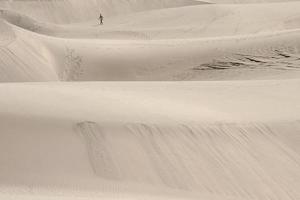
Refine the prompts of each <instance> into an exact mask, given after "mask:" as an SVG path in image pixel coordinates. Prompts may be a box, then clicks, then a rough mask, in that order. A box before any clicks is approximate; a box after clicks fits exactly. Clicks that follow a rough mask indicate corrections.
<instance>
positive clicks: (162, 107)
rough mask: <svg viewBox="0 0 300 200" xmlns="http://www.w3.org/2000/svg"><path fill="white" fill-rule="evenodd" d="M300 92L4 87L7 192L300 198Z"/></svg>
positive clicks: (274, 85) (248, 86) (207, 86)
mask: <svg viewBox="0 0 300 200" xmlns="http://www.w3.org/2000/svg"><path fill="white" fill-rule="evenodd" d="M299 86H300V84H299V81H298V80H293V81H292V80H290V81H249V82H247V81H246V82H244V81H240V82H226V83H223V82H202V83H198V82H194V83H193V82H192V83H189V82H186V83H176V82H174V83H172V82H169V83H168V82H166V83H159V82H157V83H147V82H144V83H138V84H136V83H134V82H131V83H130V82H128V83H124V82H120V83H64V84H61V83H36V84H33V83H27V84H5V85H4V84H3V85H1V87H0V97H1V98H0V110H1V115H0V119H1V120H0V125H1V130H4V131H3V132H2V133H1V134H0V141H1V143H0V144H1V145H0V162H1V163H3V164H2V165H1V167H0V177H1V185H2V186H3V183H4V184H6V186H7V187H8V189H5V187H0V188H1V191H3V192H1V193H3V194H11V189H9V188H10V187H14V186H15V187H16V188H15V191H16V194H18V193H21V194H20V195H22V194H23V195H25V196H26V195H32V196H33V197H34V196H35V195H38V196H39V195H40V196H43V195H44V196H45V197H47V195H48V196H55V195H60V196H61V198H62V197H64V196H66V197H69V198H70V195H71V196H72V191H74V190H75V191H74V194H78V195H79V196H77V197H81V196H82V197H86V198H87V199H88V197H89V195H92V196H93V194H94V195H95V196H97V195H104V196H106V195H107V198H109V197H110V195H112V194H113V196H119V197H120V198H121V197H122V196H123V195H124V196H123V197H124V198H125V197H126V195H129V197H132V198H135V195H137V196H136V198H138V196H139V194H140V195H145V196H147V195H148V196H149V197H148V198H150V197H151V196H152V198H154V199H156V196H157V195H158V196H160V195H163V196H164V195H165V198H171V199H174V198H175V197H174V195H175V196H177V197H178V198H179V199H180V198H184V197H185V198H191V199H223V198H228V199H253V198H254V199H265V198H275V199H276V198H277V197H280V198H281V199H297V198H298V196H299V193H298V190H297V189H298V184H299V183H298V178H297V177H299V170H298V166H299V148H298V147H299V140H297V138H298V133H299V130H300V126H299V113H300V112H299V109H300V107H299V104H298V102H299V95H298V93H297V91H299ZM165 91H168V93H166V92H165ZM40 97H43V101H40ZM220 99H221V101H220ZM83 105H87V106H83ZM174 108H176V109H174ZM129 110H130V112H129ZM84 121H92V122H95V123H97V125H95V123H90V122H88V123H82V122H84ZM95 126H99V129H98V128H96V127H95ZM192 136H193V137H196V138H194V139H193V138H191V137H192ZM101 137H104V138H106V139H103V138H102V139H101ZM144 154H146V156H144ZM88 155H89V156H88ZM90 159H91V160H90ZM103 162H105V163H103ZM20 166H22V167H20ZM170 169H172V170H170ZM137 185H138V186H137ZM17 186H18V187H17ZM18 188H19V189H18ZM68 191H69V192H68ZM80 191H82V193H81V194H80ZM176 194H178V195H176ZM145 198H146V197H145ZM83 199H84V198H83ZM162 199H164V198H163V197H162Z"/></svg>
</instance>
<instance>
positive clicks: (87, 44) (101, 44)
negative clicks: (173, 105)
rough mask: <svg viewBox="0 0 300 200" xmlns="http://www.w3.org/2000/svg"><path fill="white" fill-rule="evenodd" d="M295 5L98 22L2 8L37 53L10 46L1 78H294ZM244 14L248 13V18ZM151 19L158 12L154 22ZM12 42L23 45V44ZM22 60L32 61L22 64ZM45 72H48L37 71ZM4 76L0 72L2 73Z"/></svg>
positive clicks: (196, 9)
mask: <svg viewBox="0 0 300 200" xmlns="http://www.w3.org/2000/svg"><path fill="white" fill-rule="evenodd" d="M298 4H299V3H287V4H283V3H282V4H260V5H255V4H254V5H250V6H249V5H238V6H236V5H221V6H219V5H200V6H191V7H181V8H174V9H166V10H160V11H151V12H143V13H137V14H132V15H129V16H127V17H126V19H124V18H121V17H120V18H119V17H116V18H112V19H109V20H108V22H107V23H108V24H109V25H107V26H106V25H105V26H103V27H99V26H97V27H95V26H94V25H93V24H90V23H88V24H84V25H82V24H77V25H72V26H68V27H65V26H58V25H53V24H47V23H44V22H38V21H35V20H33V19H31V18H29V17H26V16H23V15H20V14H19V13H16V12H11V11H2V12H1V13H2V14H1V15H2V17H3V18H4V19H5V20H6V21H7V23H9V24H11V25H10V26H12V27H13V29H12V30H13V32H14V33H13V32H12V31H11V32H12V33H13V35H15V37H16V38H19V39H20V40H26V42H27V43H30V44H28V45H27V46H31V47H33V49H34V48H36V47H38V48H41V49H42V51H40V52H38V57H39V58H35V57H32V56H29V55H26V54H25V53H24V54H25V55H19V53H18V52H14V51H16V50H13V51H12V52H13V53H14V54H16V55H15V56H12V57H11V62H12V63H16V62H17V63H18V64H15V65H14V66H12V67H9V68H8V69H9V70H11V69H14V68H17V69H15V71H17V72H16V73H17V74H18V76H15V77H13V78H2V81H37V80H67V81H82V80H84V81H91V80H225V79H229V80H232V79H278V78H295V77H298V74H299V59H298V58H299V39H298V37H299V29H298V28H299V23H298V21H299V20H297V19H298V18H299V16H300V13H299V9H297V6H299V5H298ZM266 10H267V12H266ZM184 13H186V14H184ZM214 13H215V14H214ZM251 13H256V15H255V18H253V16H252V14H251ZM274 13H277V14H276V15H274ZM156 16H161V20H160V21H159V22H158V23H155V20H156ZM179 16H181V17H179ZM177 18H178V20H177ZM169 19H171V20H169ZM240 19H243V20H244V21H241V20H240ZM167 22H168V24H166V23H167ZM92 23H94V22H92ZM95 23H96V22H95ZM248 24H249V25H250V26H248ZM2 26H3V27H4V25H2ZM82 26H83V27H86V28H83V27H82ZM5 27H7V26H6V25H5ZM6 29H7V28H6ZM120 30H122V31H120ZM45 34H47V35H49V36H51V37H48V36H45ZM6 35H7V34H6ZM53 36H55V37H53ZM208 36H210V37H208ZM24 37H25V38H24ZM61 37H63V38H61ZM23 38H24V39H23ZM28 38H32V39H30V40H29V39H28ZM69 38H72V39H69ZM79 38H81V39H80V40H79ZM82 38H84V39H82ZM17 41H18V40H17ZM13 45H16V46H19V47H18V48H19V49H23V47H22V45H23V44H19V43H17V42H16V43H12V44H11V45H10V46H13ZM10 46H9V47H10ZM31 49H32V48H31ZM31 51H33V50H29V51H26V53H28V52H31ZM258 52H259V53H258ZM31 54H36V52H32V53H31ZM133 54H134V57H133V56H132V55H133ZM3 56H5V55H3ZM29 57H30V59H28V58H29ZM116 57H118V59H115V58H116ZM41 59H42V61H41ZM18 60H22V63H24V62H25V64H26V65H29V66H31V68H32V70H31V71H30V76H31V77H30V76H28V75H26V74H24V72H22V71H20V70H19V69H22V68H23V67H24V64H21V62H18ZM29 60H30V61H31V62H35V64H33V63H30V64H28V63H26V62H28V61H29ZM41 62H43V63H44V64H41ZM41 66H43V68H41ZM45 68H47V69H45ZM257 69H258V70H259V71H258V70H257ZM45 70H46V71H47V72H46V74H49V75H48V77H45V75H43V74H41V73H42V72H44V71H45ZM10 73H11V72H9V71H8V72H6V69H4V75H5V76H6V77H9V74H10ZM14 73H15V72H14ZM53 73H54V74H53Z"/></svg>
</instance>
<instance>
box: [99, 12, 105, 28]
mask: <svg viewBox="0 0 300 200" xmlns="http://www.w3.org/2000/svg"><path fill="white" fill-rule="evenodd" d="M103 19H104V17H103V16H102V14H101V13H100V16H99V20H100V25H103Z"/></svg>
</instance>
